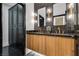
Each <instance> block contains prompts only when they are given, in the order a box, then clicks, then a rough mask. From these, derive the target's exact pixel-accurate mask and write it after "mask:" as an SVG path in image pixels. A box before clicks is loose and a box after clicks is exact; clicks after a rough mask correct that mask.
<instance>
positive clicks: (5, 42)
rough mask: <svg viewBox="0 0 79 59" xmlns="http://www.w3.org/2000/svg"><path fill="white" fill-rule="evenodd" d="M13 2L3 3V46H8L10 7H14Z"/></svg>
mask: <svg viewBox="0 0 79 59" xmlns="http://www.w3.org/2000/svg"><path fill="white" fill-rule="evenodd" d="M13 5H14V4H13V3H12V4H11V3H10V4H9V3H8V4H7V3H3V4H2V29H3V41H2V42H3V47H5V46H8V45H9V43H8V9H9V8H10V7H12V6H13Z"/></svg>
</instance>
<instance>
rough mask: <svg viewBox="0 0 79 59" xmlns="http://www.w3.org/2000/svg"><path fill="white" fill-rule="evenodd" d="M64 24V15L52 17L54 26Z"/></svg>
mask: <svg viewBox="0 0 79 59" xmlns="http://www.w3.org/2000/svg"><path fill="white" fill-rule="evenodd" d="M65 24H66V21H65V16H58V17H54V26H61V25H65Z"/></svg>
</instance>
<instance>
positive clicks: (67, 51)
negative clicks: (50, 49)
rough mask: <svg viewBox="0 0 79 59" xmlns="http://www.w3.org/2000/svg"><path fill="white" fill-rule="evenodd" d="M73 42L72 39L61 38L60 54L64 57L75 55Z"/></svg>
mask: <svg viewBox="0 0 79 59" xmlns="http://www.w3.org/2000/svg"><path fill="white" fill-rule="evenodd" d="M75 46H76V45H75V40H74V39H73V38H69V37H68V38H63V39H62V52H64V53H63V55H64V56H74V55H75Z"/></svg>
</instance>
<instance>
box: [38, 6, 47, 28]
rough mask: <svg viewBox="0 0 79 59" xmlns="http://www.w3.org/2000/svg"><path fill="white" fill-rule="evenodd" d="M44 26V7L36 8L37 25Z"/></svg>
mask: <svg viewBox="0 0 79 59" xmlns="http://www.w3.org/2000/svg"><path fill="white" fill-rule="evenodd" d="M44 26H46V7H43V8H40V9H38V27H44Z"/></svg>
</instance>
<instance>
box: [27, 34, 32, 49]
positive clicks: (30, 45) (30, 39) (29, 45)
mask: <svg viewBox="0 0 79 59" xmlns="http://www.w3.org/2000/svg"><path fill="white" fill-rule="evenodd" d="M27 48H29V49H32V35H29V34H28V35H27Z"/></svg>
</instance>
